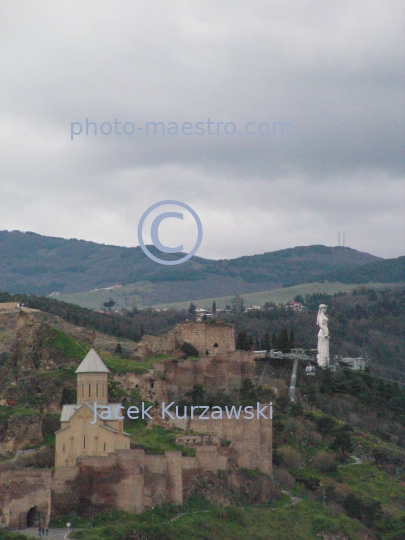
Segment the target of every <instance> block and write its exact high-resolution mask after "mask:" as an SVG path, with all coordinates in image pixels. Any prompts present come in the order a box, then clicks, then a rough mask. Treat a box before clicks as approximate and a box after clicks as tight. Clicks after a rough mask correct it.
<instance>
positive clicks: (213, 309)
mask: <svg viewBox="0 0 405 540" xmlns="http://www.w3.org/2000/svg"><path fill="white" fill-rule="evenodd" d="M211 313H212V314H213V315H216V314H217V304H216V302H215V300H214V301H213V302H212V310H211Z"/></svg>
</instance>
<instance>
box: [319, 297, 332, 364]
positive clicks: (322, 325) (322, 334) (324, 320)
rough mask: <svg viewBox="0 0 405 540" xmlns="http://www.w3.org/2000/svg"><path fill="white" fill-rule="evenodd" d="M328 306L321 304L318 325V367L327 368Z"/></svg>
mask: <svg viewBox="0 0 405 540" xmlns="http://www.w3.org/2000/svg"><path fill="white" fill-rule="evenodd" d="M327 308H328V306H327V305H326V304H320V306H319V311H318V317H317V319H316V324H317V325H318V326H319V332H318V356H317V358H318V365H319V366H321V367H325V366H328V365H329V330H328V321H329V319H328V317H327V316H326V310H327Z"/></svg>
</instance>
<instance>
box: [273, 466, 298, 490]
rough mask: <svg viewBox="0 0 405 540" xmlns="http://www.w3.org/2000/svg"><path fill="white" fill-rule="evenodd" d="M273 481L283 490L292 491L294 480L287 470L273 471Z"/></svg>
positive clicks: (278, 469)
mask: <svg viewBox="0 0 405 540" xmlns="http://www.w3.org/2000/svg"><path fill="white" fill-rule="evenodd" d="M274 480H275V481H276V482H277V484H278V485H279V486H280V487H282V488H283V489H292V488H293V487H294V484H295V480H294V478H293V477H292V476H291V474H290V473H289V472H288V471H287V469H284V468H282V467H281V468H277V469H274Z"/></svg>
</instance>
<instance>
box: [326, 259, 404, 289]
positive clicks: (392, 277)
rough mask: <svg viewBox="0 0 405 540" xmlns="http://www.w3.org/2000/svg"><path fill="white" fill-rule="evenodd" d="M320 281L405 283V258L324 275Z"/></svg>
mask: <svg viewBox="0 0 405 540" xmlns="http://www.w3.org/2000/svg"><path fill="white" fill-rule="evenodd" d="M319 279H320V280H325V281H326V280H327V281H340V282H341V283H370V282H374V283H378V282H382V281H384V282H399V281H405V256H404V257H398V258H396V259H387V260H385V261H377V262H373V263H370V264H366V265H364V266H360V267H357V268H351V269H345V270H335V271H333V272H328V273H326V274H324V275H322V276H321V277H320V278H319Z"/></svg>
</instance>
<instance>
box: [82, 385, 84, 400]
mask: <svg viewBox="0 0 405 540" xmlns="http://www.w3.org/2000/svg"><path fill="white" fill-rule="evenodd" d="M82 398H84V383H82Z"/></svg>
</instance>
